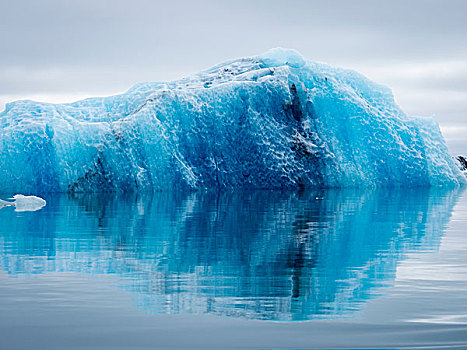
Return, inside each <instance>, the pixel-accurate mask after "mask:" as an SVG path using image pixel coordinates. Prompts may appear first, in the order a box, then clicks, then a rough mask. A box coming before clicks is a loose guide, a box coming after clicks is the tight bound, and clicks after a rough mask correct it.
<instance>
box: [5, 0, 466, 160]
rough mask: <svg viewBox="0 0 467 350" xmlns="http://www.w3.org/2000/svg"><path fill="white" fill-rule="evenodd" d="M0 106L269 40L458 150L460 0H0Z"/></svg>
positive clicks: (251, 48) (112, 86) (63, 98)
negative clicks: (389, 98) (394, 106)
mask: <svg viewBox="0 0 467 350" xmlns="http://www.w3.org/2000/svg"><path fill="white" fill-rule="evenodd" d="M0 4H1V8H0V14H1V15H0V16H1V19H0V35H1V41H0V45H1V46H0V109H1V110H3V107H4V104H5V103H6V102H8V101H11V100H15V99H23V98H30V99H36V100H41V101H50V102H68V101H73V100H76V99H80V98H83V97H89V96H96V95H109V94H115V93H119V92H122V91H125V90H127V89H128V88H129V87H130V86H131V85H133V84H134V83H136V82H142V81H164V80H172V79H177V78H180V77H183V76H185V75H188V74H190V73H194V72H197V71H199V70H201V69H205V68H208V67H210V66H212V65H214V64H216V63H219V62H221V61H223V60H226V59H230V58H235V57H241V56H252V55H256V54H259V53H262V52H264V51H266V50H268V49H270V48H272V47H277V46H282V47H289V48H294V49H297V50H298V51H300V52H301V53H302V54H303V55H304V56H305V57H306V58H308V59H312V60H316V61H323V62H327V63H330V64H332V65H337V66H341V67H346V68H352V69H355V70H358V71H360V72H361V73H363V74H365V75H366V76H368V77H369V78H371V79H373V80H375V81H377V82H380V83H383V84H386V85H388V86H389V87H391V88H392V89H393V91H394V94H395V97H396V100H397V102H398V103H399V104H400V105H401V106H402V108H403V109H404V110H405V111H406V112H407V113H408V114H411V115H422V116H432V115H435V116H436V118H437V119H438V121H439V123H440V124H441V127H442V130H443V132H444V134H445V136H446V138H447V139H448V143H449V145H450V148H451V152H452V153H464V154H465V153H467V1H461V0H459V1H449V0H442V1H441V0H440V1H431V0H423V1H422V0H415V1H410V0H404V1H398V0H397V1H394V0H391V1H387V0H386V1H377V0H367V1H361V0H352V1H348V0H346V1H326V0H320V1H313V0H308V1H300V0H294V1H279V0H268V1H254V0H249V1H241V0H240V1H239V0H235V1H234V0H231V1H222V0H217V1H189V0H186V1H177V0H172V1H158V0H152V1H150V0H132V1H123V0H112V1H99V0H79V1H77V0H75V1H66V0H45V1H41V0H32V1H23V0H9V1H5V0H0Z"/></svg>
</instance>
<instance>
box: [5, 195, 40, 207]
mask: <svg viewBox="0 0 467 350" xmlns="http://www.w3.org/2000/svg"><path fill="white" fill-rule="evenodd" d="M9 199H11V200H14V201H13V202H9V201H4V200H1V199H0V208H3V207H15V211H36V210H39V209H42V208H43V207H45V205H46V204H47V202H46V201H45V200H44V199H42V198H40V197H36V196H24V195H22V194H17V195H14V196H13V198H9Z"/></svg>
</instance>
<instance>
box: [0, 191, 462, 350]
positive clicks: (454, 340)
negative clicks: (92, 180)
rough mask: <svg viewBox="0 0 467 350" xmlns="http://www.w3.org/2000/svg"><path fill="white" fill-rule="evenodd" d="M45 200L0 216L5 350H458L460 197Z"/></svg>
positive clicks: (0, 320) (324, 194) (343, 194)
mask: <svg viewBox="0 0 467 350" xmlns="http://www.w3.org/2000/svg"><path fill="white" fill-rule="evenodd" d="M3 197H6V196H3ZM3 197H2V198H3ZM46 199H47V202H48V203H47V206H46V207H45V208H43V209H42V210H39V211H36V212H15V211H14V210H13V208H9V207H8V208H3V209H1V210H0V222H1V225H0V264H1V266H0V336H1V338H2V339H3V347H2V345H1V344H2V341H1V340H0V349H20V348H25V349H26V348H31V346H33V348H35V349H42V348H43V349H51V348H67V349H71V348H83V349H84V348H99V349H101V348H109V349H111V348H116V347H119V348H131V349H137V348H157V347H160V348H164V347H171V346H174V347H183V348H196V347H199V348H208V347H212V348H219V347H226V348H241V347H246V348H254V347H257V348H268V347H275V348H313V347H321V348H327V347H369V346H371V347H382V348H383V347H384V348H403V347H420V346H435V347H436V346H448V347H450V348H463V347H464V346H465V347H466V348H467V229H466V227H467V197H466V195H465V193H464V192H463V191H462V190H428V189H417V190H415V189H413V190H394V189H393V190H379V191H361V190H328V191H320V192H277V191H257V192H245V193H238V192H233V193H230V192H229V193H191V194H190V193H175V194H174V193H156V194H153V195H126V196H115V195H81V196H69V195H53V196H48V197H46ZM271 321H287V322H271ZM296 321H306V322H296ZM171 332H172V333H171ZM281 332H282V333H281ZM234 334H235V337H234ZM181 335H183V336H181ZM182 338H183V339H186V342H183V341H182V340H181V339H182ZM86 339H87V340H86ZM239 339H240V340H239ZM125 342H128V343H125ZM117 345H118V346H117Z"/></svg>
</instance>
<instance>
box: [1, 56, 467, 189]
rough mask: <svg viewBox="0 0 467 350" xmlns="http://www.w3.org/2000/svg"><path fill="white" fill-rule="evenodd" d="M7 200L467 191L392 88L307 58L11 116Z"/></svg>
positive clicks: (234, 66) (235, 67)
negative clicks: (191, 192) (105, 194)
mask: <svg viewBox="0 0 467 350" xmlns="http://www.w3.org/2000/svg"><path fill="white" fill-rule="evenodd" d="M0 178H1V179H2V180H1V181H0V192H21V193H26V192H33V193H40V192H51V191H71V192H93V191H138V190H142V191H145V190H165V189H172V188H188V189H198V188H239V187H241V188H298V187H354V186H431V185H434V186H456V185H460V184H463V183H465V182H466V180H465V177H464V175H463V174H462V173H461V171H460V170H459V169H458V167H457V166H456V165H455V163H454V161H453V160H452V158H451V156H450V154H449V152H448V149H447V146H446V143H445V140H444V138H443V136H442V134H441V132H440V130H439V127H438V124H437V123H436V121H435V120H434V119H433V118H421V117H411V116H407V115H406V114H405V113H404V112H403V111H402V110H401V109H400V108H399V107H398V106H397V105H396V103H395V102H394V98H393V95H392V93H391V91H390V89H388V88H387V87H384V86H381V85H378V84H376V83H374V82H372V81H370V80H368V79H366V78H365V77H363V76H362V75H360V74H358V73H356V72H354V71H350V70H345V69H340V68H334V67H331V66H329V65H326V64H323V63H316V62H312V61H308V60H305V59H304V58H303V57H302V56H300V54H298V53H297V52H296V51H294V50H286V49H273V50H270V51H268V52H266V53H265V54H263V55H260V56H257V57H251V58H241V59H236V60H232V61H228V62H225V63H222V64H220V65H217V66H215V67H213V68H211V69H208V70H206V71H204V72H201V73H198V74H195V75H192V76H190V77H188V78H185V79H182V80H178V81H174V82H167V83H142V84H137V85H135V86H134V87H132V88H131V89H130V90H128V91H127V92H125V93H123V94H121V95H116V96H111V97H105V98H90V99H85V100H82V101H78V102H75V103H67V104H49V103H39V102H34V101H17V102H13V103H10V104H7V106H6V108H5V111H4V112H2V113H1V114H0Z"/></svg>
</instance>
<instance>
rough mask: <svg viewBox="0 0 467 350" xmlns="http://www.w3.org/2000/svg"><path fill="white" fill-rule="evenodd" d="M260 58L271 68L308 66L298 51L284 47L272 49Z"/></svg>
mask: <svg viewBox="0 0 467 350" xmlns="http://www.w3.org/2000/svg"><path fill="white" fill-rule="evenodd" d="M258 57H259V58H261V59H262V60H263V61H264V62H265V63H267V64H268V65H270V66H271V67H275V66H283V65H288V66H290V67H293V68H300V67H303V66H304V65H305V64H306V60H305V59H304V58H303V56H302V55H301V54H300V53H299V52H298V51H297V50H295V49H285V48H282V47H276V48H274V49H270V50H268V51H266V52H265V53H264V54H262V55H259V56H258Z"/></svg>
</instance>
